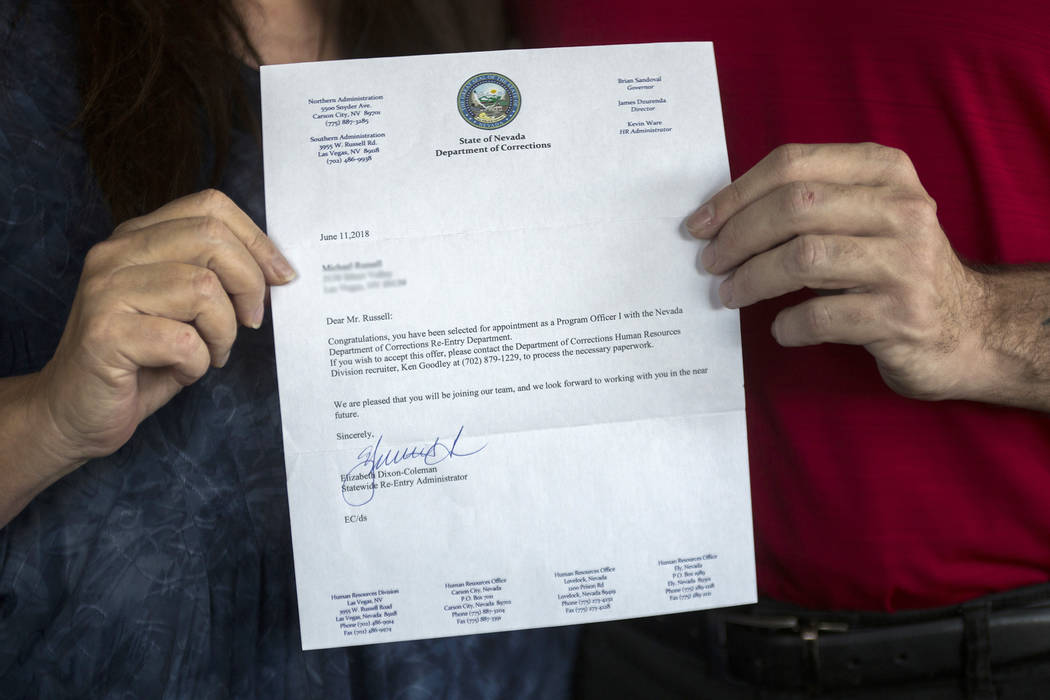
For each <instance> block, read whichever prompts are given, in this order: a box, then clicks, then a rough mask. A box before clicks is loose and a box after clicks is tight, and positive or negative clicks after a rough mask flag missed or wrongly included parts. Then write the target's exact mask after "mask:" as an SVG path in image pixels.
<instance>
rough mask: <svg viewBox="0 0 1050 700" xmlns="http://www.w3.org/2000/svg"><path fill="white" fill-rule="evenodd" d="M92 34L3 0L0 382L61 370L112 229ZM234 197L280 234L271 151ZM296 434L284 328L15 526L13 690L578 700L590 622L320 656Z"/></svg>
mask: <svg viewBox="0 0 1050 700" xmlns="http://www.w3.org/2000/svg"><path fill="white" fill-rule="evenodd" d="M16 6H24V7H23V8H22V10H21V12H20V16H19V17H18V18H17V21H15V19H14V15H15V14H16V12H15V8H16ZM73 29H74V27H73V20H72V16H71V13H70V11H69V9H68V7H67V6H66V4H65V3H63V2H60V1H59V0H31V1H30V2H26V3H22V2H12V1H11V0H0V376H9V375H15V374H22V373H26V372H32V371H36V370H38V369H40V368H41V367H42V366H43V365H44V364H45V363H46V362H47V360H48V359H49V358H50V357H51V354H52V353H53V352H54V349H55V346H56V345H57V343H58V339H59V336H60V335H61V332H62V328H63V326H64V324H65V320H66V316H67V315H68V313H69V308H70V305H71V303H72V300H73V296H74V293H75V291H76V285H77V280H78V278H79V275H80V270H81V266H82V264H83V260H84V255H85V253H86V252H87V250H88V249H89V248H90V247H91V246H92V245H93V244H94V243H96V242H98V241H100V240H102V239H104V238H106V237H107V236H108V235H109V232H110V230H111V228H112V223H113V222H111V221H110V220H109V216H108V214H107V212H106V209H105V207H104V205H103V203H102V199H101V197H100V194H99V191H98V187H97V184H96V183H95V181H94V180H93V178H92V177H91V175H90V169H89V165H88V161H87V157H86V155H85V152H84V149H83V144H82V142H81V139H80V136H79V134H78V132H77V130H76V129H75V127H74V120H75V117H76V114H77V111H78V107H79V97H78V94H77V90H76V79H75V62H74V58H75V52H76V49H75V45H74V41H73V39H72V37H73V36H74V31H73ZM246 73H247V71H246ZM246 79H247V80H249V81H254V83H255V84H254V86H253V87H254V89H255V90H257V89H258V84H257V81H258V78H257V76H256V75H255V74H249V75H247V77H246ZM157 167H163V164H162V163H158V164H157ZM221 189H223V190H224V191H225V192H226V193H227V194H228V195H230V196H231V197H232V198H233V200H234V201H236V202H237V203H238V204H239V205H240V206H241V207H242V208H243V209H244V210H245V211H246V212H248V214H249V215H251V216H252V217H253V218H254V219H255V221H257V222H259V223H260V224H262V223H263V199H262V167H261V157H260V152H259V147H258V144H257V143H256V141H255V139H254V137H253V136H250V135H248V134H246V133H237V134H236V135H235V142H234V148H233V158H232V161H231V163H230V166H229V168H228V171H227V174H226V177H225V180H224V182H223V185H222V187H221ZM280 434H281V431H280V422H279V416H278V410H277V384H276V378H275V373H274V359H273V338H272V329H271V327H270V325H269V320H267V321H266V322H265V323H264V325H263V327H262V328H261V329H259V330H257V331H252V330H247V329H242V330H241V332H240V335H239V337H238V339H237V342H236V344H235V345H234V348H233V354H232V356H231V358H230V361H229V363H228V364H227V366H226V367H225V368H223V369H219V370H216V369H213V370H211V371H210V372H208V374H207V375H206V376H205V377H204V378H203V379H201V380H200V381H199V382H198V383H197V384H195V385H194V386H192V387H191V388H189V389H186V390H183V391H182V392H181V393H180V394H179V395H178V396H176V397H175V398H174V399H173V400H172V401H171V402H170V403H169V404H168V405H167V406H165V407H164V408H162V409H161V410H160V411H158V412H157V413H156V414H155V415H154V416H152V417H151V418H149V419H147V420H146V421H145V422H143V423H142V425H141V426H139V428H138V430H137V432H136V433H135V435H134V436H133V437H132V439H131V440H130V441H129V442H128V443H127V444H126V445H124V447H122V448H121V449H120V450H119V451H117V452H116V453H115V454H114V455H112V456H111V457H108V458H105V459H98V460H94V461H91V462H88V463H87V464H85V465H84V466H83V467H81V468H80V469H78V470H77V471H76V472H74V473H73V474H71V475H70V476H67V477H66V478H64V479H62V480H61V481H59V482H58V483H56V484H55V485H53V486H52V487H51V488H49V489H48V490H46V491H45V492H44V493H42V494H41V495H39V496H38V497H37V498H36V499H35V500H34V501H33V502H32V503H31V504H30V505H29V506H28V507H27V508H26V509H25V510H24V511H23V512H22V513H21V514H20V515H18V516H17V517H16V518H15V519H14V520H13V521H12V522H11V523H10V524H8V525H7V526H6V527H4V528H3V529H2V530H0V696H2V697H4V698H8V697H13V698H18V697H42V698H50V697H85V698H86V697H121V698H139V697H141V698H161V697H172V698H213V697H216V698H218V697H229V696H235V697H248V698H256V697H258V698H267V697H290V698H313V697H316V698H470V699H472V700H473V699H475V698H496V697H500V698H504V697H505V698H531V697H542V698H557V697H563V696H567V695H568V686H569V677H570V670H571V666H572V660H573V657H574V654H575V639H576V637H575V630H573V629H570V628H562V629H556V630H537V631H531V632H518V633H507V634H489V635H480V636H471V637H458V638H453V639H443V640H432V641H423V642H403V643H397V644H385V645H377V646H371V647H359V648H351V649H331V650H325V651H311V652H304V651H302V650H301V645H300V639H299V620H298V614H297V608H296V599H295V581H294V578H293V571H292V553H291V540H290V534H289V524H288V503H287V499H286V492H285V475H284V466H283V455H282V451H281V439H280Z"/></svg>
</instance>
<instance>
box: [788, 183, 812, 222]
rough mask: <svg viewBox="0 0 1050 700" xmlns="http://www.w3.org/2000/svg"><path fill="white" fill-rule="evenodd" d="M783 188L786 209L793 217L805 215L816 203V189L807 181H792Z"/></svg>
mask: <svg viewBox="0 0 1050 700" xmlns="http://www.w3.org/2000/svg"><path fill="white" fill-rule="evenodd" d="M784 190H785V191H784V197H785V198H786V200H787V210H788V211H789V212H791V215H792V216H794V217H795V218H800V217H802V216H805V215H806V214H807V213H809V211H810V210H812V209H813V207H814V206H815V204H816V200H817V191H816V189H815V188H814V187H813V186H812V185H810V184H809V183H807V182H804V181H801V180H799V181H795V182H792V183H791V184H790V185H788V186H787V187H785V188H784Z"/></svg>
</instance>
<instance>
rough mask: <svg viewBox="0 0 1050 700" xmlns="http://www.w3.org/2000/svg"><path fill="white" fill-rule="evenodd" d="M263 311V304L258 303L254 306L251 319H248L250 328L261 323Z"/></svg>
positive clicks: (256, 326) (257, 326)
mask: <svg viewBox="0 0 1050 700" xmlns="http://www.w3.org/2000/svg"><path fill="white" fill-rule="evenodd" d="M263 311H264V306H263V304H261V303H260V304H259V305H258V306H257V307H256V308H255V311H253V312H252V317H251V319H249V321H248V325H249V326H251V327H252V328H256V329H258V328H259V326H261V325H262V320H263Z"/></svg>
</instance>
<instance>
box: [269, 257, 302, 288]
mask: <svg viewBox="0 0 1050 700" xmlns="http://www.w3.org/2000/svg"><path fill="white" fill-rule="evenodd" d="M271 264H272V265H273V271H274V274H276V275H277V278H278V280H280V281H281V282H291V281H292V280H294V279H295V278H296V276H297V275H296V272H295V270H293V269H292V266H291V265H289V264H288V261H287V260H285V259H284V258H283V257H276V258H274V259H273V262H272V263H271Z"/></svg>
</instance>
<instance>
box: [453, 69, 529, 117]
mask: <svg viewBox="0 0 1050 700" xmlns="http://www.w3.org/2000/svg"><path fill="white" fill-rule="evenodd" d="M520 111H521V92H520V91H519V90H518V86H517V85H515V84H514V81H513V80H511V79H510V78H508V77H507V76H505V75H500V74H499V73H478V74H477V75H475V76H472V77H470V78H467V82H465V83H463V87H461V88H460V89H459V113H460V115H461V116H462V117H463V119H465V120H466V122H467V123H468V124H470V125H471V126H474V127H477V128H478V129H499V128H500V127H503V126H506V125H507V124H510V123H511V122H512V121H514V117H516V116H518V112H520Z"/></svg>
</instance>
